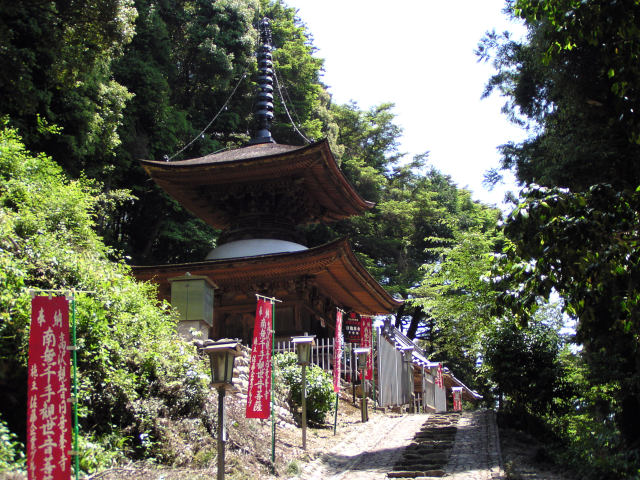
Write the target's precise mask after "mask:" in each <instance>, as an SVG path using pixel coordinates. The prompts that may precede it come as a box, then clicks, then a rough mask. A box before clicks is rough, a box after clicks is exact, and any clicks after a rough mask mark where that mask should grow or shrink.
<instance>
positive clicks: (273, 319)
mask: <svg viewBox="0 0 640 480" xmlns="http://www.w3.org/2000/svg"><path fill="white" fill-rule="evenodd" d="M275 335H276V302H273V303H272V304H271V464H272V465H273V468H274V469H275V467H276V417H275V402H274V399H273V382H274V378H275V375H274V374H275V372H274V371H275V368H274V365H273V349H274V343H275Z"/></svg>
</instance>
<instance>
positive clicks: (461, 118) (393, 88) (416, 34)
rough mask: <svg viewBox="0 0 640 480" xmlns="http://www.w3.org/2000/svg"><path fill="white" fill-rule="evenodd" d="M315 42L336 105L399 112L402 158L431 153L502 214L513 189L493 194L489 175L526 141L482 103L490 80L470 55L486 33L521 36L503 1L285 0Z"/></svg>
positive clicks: (496, 108)
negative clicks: (508, 147) (389, 106)
mask: <svg viewBox="0 0 640 480" xmlns="http://www.w3.org/2000/svg"><path fill="white" fill-rule="evenodd" d="M285 2H286V3H287V4H288V5H289V6H291V7H293V8H296V9H298V14H299V16H300V18H301V19H302V20H303V22H304V23H306V24H307V26H308V29H309V31H310V32H311V34H312V36H313V39H314V45H315V46H316V47H317V48H318V52H317V53H316V54H315V55H316V56H318V57H320V58H324V60H325V74H324V77H323V81H324V83H325V84H327V85H328V86H329V91H330V92H331V94H332V95H333V100H334V101H335V102H338V103H347V102H348V101H350V100H354V101H356V102H357V103H358V105H359V106H360V108H362V109H367V108H369V107H371V106H374V105H378V104H380V103H383V102H392V103H395V105H396V107H395V109H394V113H395V114H396V115H397V117H396V124H397V125H399V126H400V127H402V128H403V130H404V135H403V137H402V146H401V151H402V152H406V153H408V154H409V158H411V156H413V155H415V154H419V153H423V152H425V151H429V152H430V153H429V159H430V164H431V165H433V166H435V167H436V168H437V169H438V170H440V171H441V172H443V173H445V174H447V175H450V176H451V177H452V179H453V181H454V182H455V183H456V184H457V185H458V186H459V187H463V188H468V189H469V190H471V191H472V192H473V198H474V199H478V200H482V201H483V202H486V203H489V204H496V205H499V204H500V202H501V201H502V199H503V198H504V192H505V190H508V189H512V190H513V189H515V187H514V185H513V184H512V183H509V184H508V185H505V186H504V187H502V188H501V187H496V188H495V189H494V190H493V191H492V192H488V191H487V190H485V189H484V188H483V186H482V179H483V174H484V172H485V171H486V170H488V169H489V168H492V167H497V166H498V161H499V158H500V155H499V153H498V151H497V150H496V147H497V146H498V145H501V144H503V143H506V142H507V141H509V140H514V141H518V140H520V139H522V138H523V137H524V133H523V132H522V131H521V130H520V129H519V128H517V127H515V126H513V125H511V124H510V123H509V122H508V121H507V120H506V118H505V117H504V115H502V114H501V113H500V108H501V106H502V104H503V103H504V101H503V99H502V98H500V97H499V96H497V95H496V94H494V95H493V96H492V97H490V98H488V99H485V100H481V99H480V97H481V95H482V91H483V89H484V85H485V83H486V82H487V80H488V79H489V77H490V75H491V74H492V73H493V70H492V68H491V66H490V65H488V64H485V63H478V61H477V58H476V56H475V55H474V53H473V51H474V49H475V48H476V46H477V44H478V41H479V40H480V38H481V37H482V36H483V35H484V33H485V32H486V31H488V30H492V29H495V30H496V31H499V32H502V31H504V30H511V31H514V30H516V31H517V32H521V31H522V29H521V28H519V26H518V25H514V24H512V23H509V21H508V18H507V17H506V16H505V15H504V14H502V8H503V7H504V3H505V2H504V0H459V1H446V0H445V1H435V0H395V1H389V0H384V1H383V0H285Z"/></svg>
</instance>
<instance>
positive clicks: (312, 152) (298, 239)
mask: <svg viewBox="0 0 640 480" xmlns="http://www.w3.org/2000/svg"><path fill="white" fill-rule="evenodd" d="M260 36H261V46H260V49H259V52H258V70H259V77H258V101H257V103H256V106H257V107H256V112H255V117H256V119H257V122H258V128H257V131H256V132H255V133H254V135H253V138H252V140H251V141H250V142H249V144H248V145H247V146H245V147H242V148H237V149H234V150H227V151H222V152H219V153H213V154H210V155H206V156H204V157H200V158H193V159H189V160H180V161H172V162H167V161H151V160H144V161H142V166H143V168H144V169H145V171H146V172H147V173H148V175H149V176H150V177H151V178H152V179H153V180H154V181H155V182H156V184H157V185H158V186H160V187H161V188H162V189H164V190H165V192H167V194H169V195H170V196H171V197H173V198H174V199H175V200H176V201H178V202H179V203H180V204H181V205H182V206H183V207H184V208H185V209H187V210H188V211H190V212H191V213H192V214H193V215H195V216H197V217H198V218H200V219H202V220H203V221H204V222H206V223H207V224H209V225H211V226H212V227H214V228H216V229H219V230H221V231H222V233H221V235H220V237H219V239H218V242H217V243H218V245H217V247H216V248H214V249H213V250H212V251H211V252H210V253H209V254H208V255H207V257H206V258H205V259H204V260H203V261H201V262H195V263H188V264H173V265H155V266H140V267H134V269H133V271H134V274H135V275H136V277H137V278H138V279H140V280H147V281H153V282H156V283H157V284H158V286H159V296H160V297H161V298H162V299H166V300H169V301H170V302H171V303H172V304H173V305H174V306H176V307H177V309H178V310H179V312H180V319H181V322H180V324H179V330H180V331H181V332H182V333H183V334H188V332H189V331H191V333H193V330H196V331H199V332H200V335H202V336H205V338H206V337H211V338H222V337H227V338H240V339H242V340H243V341H244V342H245V343H249V342H250V339H251V338H252V333H253V323H254V318H255V306H256V297H255V295H256V294H261V295H265V296H269V297H274V298H277V299H278V300H280V301H281V302H280V303H278V305H277V308H276V312H277V313H276V317H275V330H276V337H277V338H285V337H289V336H291V335H295V334H301V333H302V332H308V333H310V334H315V335H318V336H321V337H326V336H330V335H332V334H333V333H332V331H333V329H334V328H335V312H336V308H340V309H342V310H343V311H345V312H356V313H359V314H366V315H377V314H387V313H390V312H392V311H393V310H395V309H396V308H397V307H398V306H400V305H401V303H402V302H401V301H398V300H396V299H394V298H393V297H391V296H390V295H389V294H388V293H387V292H386V290H385V289H384V288H383V287H382V286H381V285H380V284H378V282H377V281H376V280H375V279H374V278H373V277H372V276H371V275H370V274H369V273H368V272H367V271H366V269H365V268H364V267H363V266H362V265H361V264H360V262H359V261H358V260H357V258H356V257H355V255H354V253H353V251H352V250H351V247H350V245H349V243H348V241H347V240H345V239H341V240H337V241H334V242H331V243H327V244H324V245H321V246H318V247H313V248H308V247H307V246H305V245H304V243H303V242H304V241H303V238H302V235H301V234H300V233H299V232H298V230H297V227H298V226H302V225H308V224H313V223H329V222H335V221H337V220H342V219H346V218H349V217H351V216H353V215H359V214H361V213H363V212H365V211H366V210H368V209H370V208H372V207H373V206H374V204H373V203H371V202H368V201H366V200H364V199H362V198H361V197H360V195H359V194H358V193H357V192H356V190H355V189H354V188H353V186H352V185H351V184H350V183H349V181H348V180H347V179H346V178H345V176H344V174H343V173H342V171H341V170H340V168H339V167H338V164H337V162H336V160H335V158H334V156H333V154H332V152H331V149H330V148H329V145H328V142H327V141H326V140H323V141H318V142H314V143H311V144H309V145H306V146H292V145H283V144H278V143H276V142H275V141H274V140H273V138H272V136H271V122H272V119H273V70H272V67H273V65H272V59H271V42H270V33H269V25H268V21H267V20H263V21H262V23H261V26H260Z"/></svg>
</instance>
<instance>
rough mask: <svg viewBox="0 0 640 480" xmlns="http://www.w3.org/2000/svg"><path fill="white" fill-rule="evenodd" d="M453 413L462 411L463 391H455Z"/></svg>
mask: <svg viewBox="0 0 640 480" xmlns="http://www.w3.org/2000/svg"><path fill="white" fill-rule="evenodd" d="M452 394H453V411H454V412H459V411H461V410H462V391H461V390H453V391H452Z"/></svg>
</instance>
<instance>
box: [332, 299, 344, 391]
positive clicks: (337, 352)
mask: <svg viewBox="0 0 640 480" xmlns="http://www.w3.org/2000/svg"><path fill="white" fill-rule="evenodd" d="M341 367H342V312H341V311H340V310H338V311H337V312H336V335H335V339H334V341H333V391H334V392H336V393H338V392H339V391H340V368H341Z"/></svg>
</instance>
